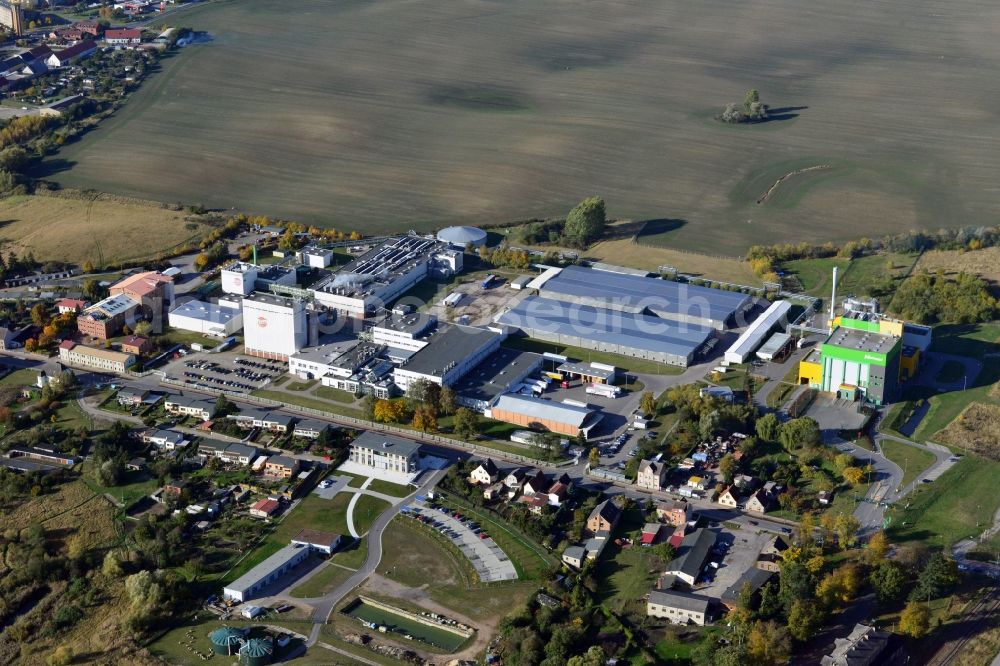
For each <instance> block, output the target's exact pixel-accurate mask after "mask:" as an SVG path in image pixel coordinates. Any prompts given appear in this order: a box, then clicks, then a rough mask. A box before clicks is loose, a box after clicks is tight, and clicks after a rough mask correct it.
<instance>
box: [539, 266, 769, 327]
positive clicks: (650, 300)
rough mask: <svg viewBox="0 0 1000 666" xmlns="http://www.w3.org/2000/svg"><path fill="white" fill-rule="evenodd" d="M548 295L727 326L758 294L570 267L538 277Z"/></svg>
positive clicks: (729, 325)
mask: <svg viewBox="0 0 1000 666" xmlns="http://www.w3.org/2000/svg"><path fill="white" fill-rule="evenodd" d="M532 287H533V288H536V289H538V294H539V295H540V296H542V297H544V298H551V299H557V300H560V301H568V302H570V303H579V304H582V305H592V306H594V307H600V308H608V309H611V310H620V311H622V312H631V313H640V314H652V315H655V316H657V317H660V318H662V319H670V320H672V321H677V322H683V323H687V324H695V325H698V326H708V327H710V328H714V329H717V330H723V329H726V328H729V327H731V326H733V325H734V324H735V323H736V318H737V315H738V314H739V313H741V312H744V311H746V310H748V309H749V308H750V307H752V306H753V298H751V297H750V296H747V295H746V294H742V293H740V292H736V291H723V290H721V289H710V288H708V287H698V286H695V285H692V284H687V283H685V282H672V281H670V280H661V279H659V278H651V277H642V276H639V275H628V274H624V273H612V272H609V271H602V270H595V269H592V268H581V267H580V266H567V267H566V268H563V269H562V270H558V269H556V270H553V271H550V273H549V277H548V278H547V279H545V280H544V282H542V281H540V280H536V281H535V284H533V285H532Z"/></svg>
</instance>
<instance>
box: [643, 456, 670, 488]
mask: <svg viewBox="0 0 1000 666" xmlns="http://www.w3.org/2000/svg"><path fill="white" fill-rule="evenodd" d="M666 477H667V466H666V464H664V463H661V462H660V461H658V460H643V461H642V462H640V463H639V473H638V474H637V475H636V477H635V485H637V486H638V487H640V488H642V489H644V490H662V489H663V486H664V484H665V482H666Z"/></svg>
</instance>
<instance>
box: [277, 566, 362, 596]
mask: <svg viewBox="0 0 1000 666" xmlns="http://www.w3.org/2000/svg"><path fill="white" fill-rule="evenodd" d="M352 573H354V572H353V571H351V570H350V569H345V568H344V567H342V566H338V565H336V564H327V565H326V568H324V569H323V570H322V571H320V572H319V573H317V574H315V575H314V576H313V577H312V578H310V579H309V580H307V581H306V582H304V583H302V584H301V585H299V586H298V587H296V588H294V589H293V590H292V596H293V597H298V598H299V599H307V598H309V597H319V596H322V595H324V594H326V593H327V592H329V591H330V590H332V589H333V588H335V587H337V586H338V585H340V584H341V583H343V582H344V581H345V580H347V579H348V578H350V576H351V574H352Z"/></svg>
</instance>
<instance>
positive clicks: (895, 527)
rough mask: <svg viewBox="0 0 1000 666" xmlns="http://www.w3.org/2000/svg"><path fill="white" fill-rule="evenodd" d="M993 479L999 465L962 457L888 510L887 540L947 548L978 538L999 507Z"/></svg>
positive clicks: (997, 474) (998, 497)
mask: <svg viewBox="0 0 1000 666" xmlns="http://www.w3.org/2000/svg"><path fill="white" fill-rule="evenodd" d="M997 478H1000V463H994V462H991V461H988V460H984V459H982V458H977V457H975V456H965V457H964V458H962V459H961V460H959V461H958V462H957V463H955V465H954V466H953V467H952V468H951V469H949V470H948V471H947V472H945V473H944V474H942V475H941V476H940V477H939V478H938V479H937V480H935V481H934V482H933V483H925V484H920V486H919V488H917V490H916V491H915V492H914V494H913V495H910V496H909V497H908V498H907V499H906V500H905V501H904V503H902V504H901V505H897V506H895V507H893V508H892V509H890V511H889V514H888V515H890V516H891V517H892V524H891V525H890V527H889V537H890V539H892V540H893V541H895V542H899V543H902V542H906V541H923V542H925V543H927V544H929V545H931V546H934V547H938V548H947V547H949V546H950V545H951V544H953V543H955V542H956V541H960V540H962V539H964V538H966V537H970V536H973V535H976V534H978V533H979V532H981V531H982V530H983V528H984V526H985V525H988V524H990V523H991V521H992V519H993V513H994V512H995V511H996V508H997V505H998V503H1000V495H998V494H997V492H996V483H997ZM907 507H908V508H907Z"/></svg>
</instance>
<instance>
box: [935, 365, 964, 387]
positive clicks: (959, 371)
mask: <svg viewBox="0 0 1000 666" xmlns="http://www.w3.org/2000/svg"><path fill="white" fill-rule="evenodd" d="M964 375H965V366H964V365H962V364H961V363H959V362H958V361H952V360H948V361H945V362H944V365H942V366H941V369H940V370H938V373H937V376H936V377H935V378H934V380H935V381H938V382H941V383H942V384H951V383H952V382H957V381H958V380H959V379H961V378H962V377H963V376H964Z"/></svg>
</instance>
